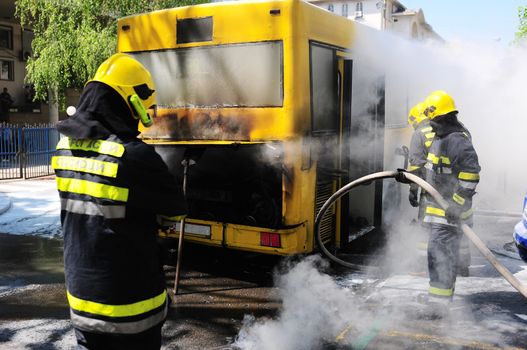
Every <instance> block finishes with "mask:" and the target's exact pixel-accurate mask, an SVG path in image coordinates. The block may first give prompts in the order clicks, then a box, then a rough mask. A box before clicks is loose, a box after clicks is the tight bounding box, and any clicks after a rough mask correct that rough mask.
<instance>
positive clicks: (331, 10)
mask: <svg viewBox="0 0 527 350" xmlns="http://www.w3.org/2000/svg"><path fill="white" fill-rule="evenodd" d="M328 11H329V12H333V11H335V8H334V7H333V4H329V5H328Z"/></svg>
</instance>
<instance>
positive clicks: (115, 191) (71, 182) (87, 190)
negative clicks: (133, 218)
mask: <svg viewBox="0 0 527 350" xmlns="http://www.w3.org/2000/svg"><path fill="white" fill-rule="evenodd" d="M57 188H58V190H59V191H62V192H73V193H78V194H86V195H89V196H93V197H97V198H104V199H111V200H115V201H121V202H126V201H127V200H128V189H127V188H123V187H117V186H112V185H105V184H100V183H97V182H92V181H87V180H79V179H71V178H65V177H58V176H57Z"/></svg>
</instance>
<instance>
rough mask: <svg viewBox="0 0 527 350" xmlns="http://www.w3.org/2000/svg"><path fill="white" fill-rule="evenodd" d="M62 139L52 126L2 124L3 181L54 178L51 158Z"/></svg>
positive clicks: (1, 155)
mask: <svg viewBox="0 0 527 350" xmlns="http://www.w3.org/2000/svg"><path fill="white" fill-rule="evenodd" d="M59 138H60V135H59V133H58V131H57V129H55V127H54V125H52V124H39V125H28V126H23V127H21V126H17V125H9V124H2V125H0V158H1V163H0V179H17V178H24V179H30V178H35V177H40V176H47V175H52V174H53V169H52V168H51V164H50V163H51V157H52V155H53V153H54V152H55V146H56V145H57V142H58V141H59Z"/></svg>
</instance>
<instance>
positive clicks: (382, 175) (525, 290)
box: [315, 170, 527, 298]
mask: <svg viewBox="0 0 527 350" xmlns="http://www.w3.org/2000/svg"><path fill="white" fill-rule="evenodd" d="M396 177H402V178H403V179H406V180H408V181H411V182H413V183H415V184H417V185H419V186H420V187H421V188H422V189H423V190H425V191H426V192H428V194H430V195H431V196H432V197H433V198H434V200H435V201H436V202H437V203H438V204H439V205H440V206H441V208H443V209H444V210H446V209H447V208H448V206H449V204H448V202H447V201H446V200H445V199H444V198H443V196H441V194H440V193H439V192H438V191H437V190H436V189H435V188H434V187H433V186H432V185H430V184H429V183H428V182H426V181H425V180H423V179H421V178H420V177H419V176H417V175H414V174H411V173H408V172H406V171H403V170H393V171H381V172H378V173H373V174H369V175H366V176H363V177H361V178H359V179H357V180H354V181H352V182H350V183H349V184H347V185H345V186H343V187H342V188H341V189H339V190H338V191H337V192H335V193H334V194H333V195H332V196H331V197H329V199H328V200H327V201H326V202H325V203H324V205H323V206H322V208H321V209H320V211H319V212H318V214H317V217H316V219H315V237H316V239H317V243H318V246H319V247H320V249H321V251H322V253H323V254H324V255H325V256H326V257H327V258H328V259H329V260H331V261H333V262H335V263H337V264H339V265H342V266H344V267H348V268H350V269H354V270H364V269H366V268H368V269H375V271H378V270H379V268H377V267H370V266H364V265H358V264H353V263H350V262H348V261H344V260H342V259H339V258H337V257H336V256H335V255H333V254H331V252H329V251H328V250H327V249H326V247H325V246H324V243H323V242H322V238H321V236H320V224H321V222H322V218H323V217H324V214H325V213H326V211H327V210H328V209H329V208H330V207H331V206H332V205H333V204H334V203H335V202H336V201H337V200H338V199H339V198H341V197H342V196H344V195H345V194H347V193H348V192H349V191H351V190H352V189H353V188H355V187H357V186H360V185H364V184H369V183H371V182H372V181H374V180H381V179H388V178H396ZM460 228H461V230H462V231H463V233H464V234H465V235H466V236H467V237H468V239H470V241H471V242H472V243H473V244H474V245H475V246H476V248H478V250H479V251H480V253H481V254H483V256H484V257H485V258H486V259H487V260H488V261H489V262H490V263H491V264H492V266H494V268H495V269H496V270H497V271H498V272H499V273H500V274H501V275H502V276H503V277H504V278H505V279H506V280H507V282H509V283H510V285H511V286H513V287H514V288H515V289H516V290H517V291H518V292H520V293H521V294H522V295H523V296H524V297H525V298H527V287H525V286H524V285H523V284H522V283H521V282H520V281H519V280H518V279H517V278H516V277H515V276H514V275H513V274H512V273H511V272H510V271H509V270H508V269H507V268H506V267H505V266H503V264H501V263H500V262H499V261H498V260H497V259H496V257H495V256H494V255H493V254H492V252H491V251H490V250H489V248H487V246H486V245H485V243H483V241H482V240H481V239H480V238H479V237H478V236H477V235H476V233H475V232H474V231H473V230H472V229H471V228H470V227H469V226H468V225H467V224H461V225H460Z"/></svg>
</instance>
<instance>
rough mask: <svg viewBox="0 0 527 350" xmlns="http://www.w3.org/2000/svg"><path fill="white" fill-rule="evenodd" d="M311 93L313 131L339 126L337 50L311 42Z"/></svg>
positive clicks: (324, 130)
mask: <svg viewBox="0 0 527 350" xmlns="http://www.w3.org/2000/svg"><path fill="white" fill-rule="evenodd" d="M311 95H312V99H311V101H312V112H311V113H312V118H313V119H312V127H313V132H314V133H317V132H336V131H338V128H339V120H340V116H339V113H338V74H337V60H336V59H335V50H334V49H332V48H329V47H326V46H322V45H319V44H315V43H311Z"/></svg>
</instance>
